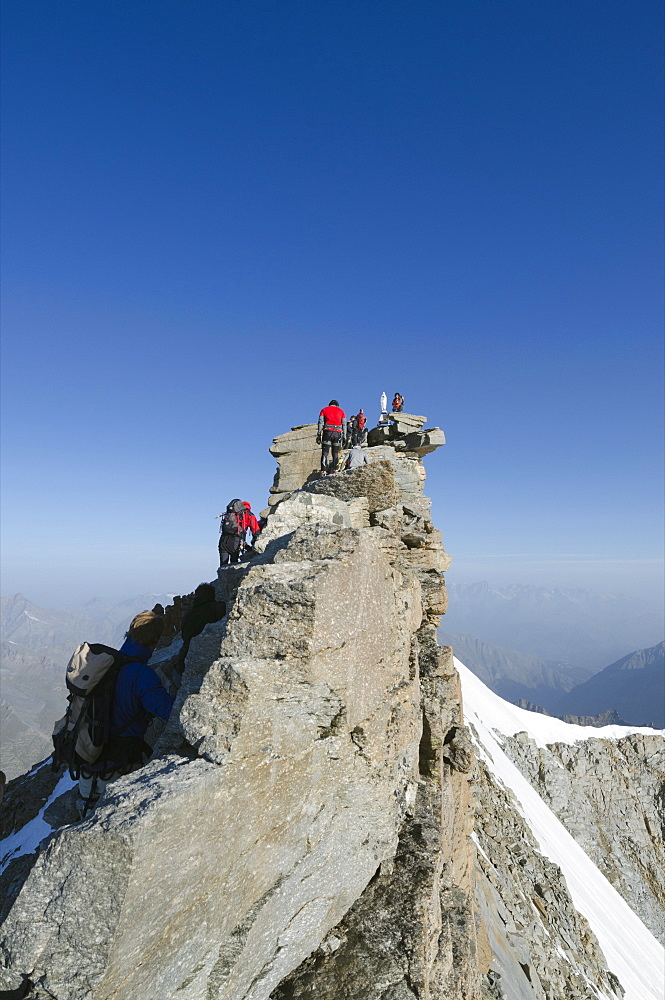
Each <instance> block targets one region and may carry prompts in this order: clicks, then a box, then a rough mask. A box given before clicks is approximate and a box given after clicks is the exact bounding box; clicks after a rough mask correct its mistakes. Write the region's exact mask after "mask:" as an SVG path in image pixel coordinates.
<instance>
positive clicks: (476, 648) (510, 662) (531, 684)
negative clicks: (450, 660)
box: [439, 619, 592, 713]
mask: <svg viewBox="0 0 665 1000" xmlns="http://www.w3.org/2000/svg"><path fill="white" fill-rule="evenodd" d="M444 621H445V619H444ZM439 642H441V643H444V644H445V645H448V646H452V647H453V649H454V651H455V656H457V657H458V659H460V660H461V661H462V663H464V665H465V666H467V667H468V668H469V670H472V671H473V673H474V674H476V676H477V677H480V679H481V680H482V681H483V682H484V683H485V684H487V686H488V687H489V688H490V689H491V690H492V691H494V692H495V694H498V695H499V696H500V697H501V698H504V699H505V700H506V701H511V702H513V703H515V702H517V701H519V700H520V699H524V700H525V701H529V702H532V703H535V704H536V705H541V706H542V707H543V708H545V709H547V711H548V712H552V713H556V712H557V709H558V705H559V702H560V699H561V695H562V694H563V693H564V692H566V691H570V690H571V688H575V686H576V685H577V684H580V683H581V682H582V681H585V680H587V679H588V678H589V677H590V676H591V673H592V672H591V671H590V670H586V669H584V668H583V667H572V666H571V665H570V664H569V663H561V662H558V661H549V662H548V661H546V660H541V659H540V658H539V657H537V656H533V655H532V654H531V653H524V652H519V651H518V650H515V649H506V648H504V647H502V646H495V645H494V644H493V643H490V642H483V641H482V640H481V639H476V638H475V636H472V635H466V634H464V633H460V632H457V633H454V632H447V631H446V632H444V631H443V629H439Z"/></svg>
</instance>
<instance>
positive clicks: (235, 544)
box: [218, 498, 247, 566]
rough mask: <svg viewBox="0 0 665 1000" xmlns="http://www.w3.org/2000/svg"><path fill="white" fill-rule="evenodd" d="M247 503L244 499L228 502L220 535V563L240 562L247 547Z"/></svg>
mask: <svg viewBox="0 0 665 1000" xmlns="http://www.w3.org/2000/svg"><path fill="white" fill-rule="evenodd" d="M245 513H246V511H245V505H244V504H243V502H242V500H238V499H237V498H236V499H235V500H231V501H230V503H228V504H227V507H226V511H225V513H224V514H219V515H218V516H219V517H221V519H222V524H221V528H220V532H221V534H220V536H219V563H220V566H226V565H227V563H230V562H232V563H233V562H240V560H241V558H242V553H243V550H244V548H245V533H246V531H247V528H246V526H245Z"/></svg>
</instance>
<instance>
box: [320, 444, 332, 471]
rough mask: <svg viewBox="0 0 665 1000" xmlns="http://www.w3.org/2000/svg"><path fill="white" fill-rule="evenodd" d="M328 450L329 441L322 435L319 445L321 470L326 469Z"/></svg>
mask: <svg viewBox="0 0 665 1000" xmlns="http://www.w3.org/2000/svg"><path fill="white" fill-rule="evenodd" d="M329 452H330V441H329V440H328V439H327V438H325V437H324V439H323V444H322V445H321V472H327V471H328V453H329Z"/></svg>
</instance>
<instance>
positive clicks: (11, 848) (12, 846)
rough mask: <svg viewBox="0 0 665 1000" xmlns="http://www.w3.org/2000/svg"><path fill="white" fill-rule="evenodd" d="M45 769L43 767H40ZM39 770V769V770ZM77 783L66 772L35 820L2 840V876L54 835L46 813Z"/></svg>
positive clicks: (0, 872)
mask: <svg viewBox="0 0 665 1000" xmlns="http://www.w3.org/2000/svg"><path fill="white" fill-rule="evenodd" d="M40 766H42V767H43V765H40ZM37 770H39V768H37ZM74 785H75V782H74V781H72V779H71V778H70V776H69V774H68V773H67V772H65V774H63V776H62V777H61V778H60V781H59V782H58V784H57V785H56V786H55V788H54V789H53V791H52V792H51V794H50V795H49V797H48V799H47V800H46V802H45V803H44V805H43V806H42V808H41V809H40V810H39V812H38V813H37V815H36V816H35V818H34V819H31V820H30V822H29V823H26V824H25V826H23V827H21V829H20V830H17V831H16V833H10V835H9V836H8V837H5V838H4V839H3V840H0V875H1V874H2V872H3V871H4V870H5V868H6V867H7V865H8V864H10V862H12V861H14V860H15V859H16V858H20V857H23V855H25V854H33V853H34V852H35V851H36V850H37V848H38V847H39V845H40V844H41V842H42V840H44V839H45V838H46V837H48V836H49V835H50V834H51V833H53V827H52V826H50V825H49V824H48V823H47V822H46V820H45V819H44V811H45V810H46V809H48V807H49V806H50V805H51V803H52V802H55V800H56V799H57V798H58V797H59V796H60V795H63V794H64V793H65V792H68V791H69V789H70V788H73V787H74Z"/></svg>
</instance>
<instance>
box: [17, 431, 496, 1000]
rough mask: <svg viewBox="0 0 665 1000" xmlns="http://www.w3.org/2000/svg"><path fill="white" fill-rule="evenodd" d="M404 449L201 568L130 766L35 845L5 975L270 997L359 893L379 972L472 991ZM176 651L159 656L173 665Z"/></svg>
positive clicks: (461, 774)
mask: <svg viewBox="0 0 665 1000" xmlns="http://www.w3.org/2000/svg"><path fill="white" fill-rule="evenodd" d="M391 450H392V449H391ZM400 461H401V459H400ZM407 461H408V462H409V467H408V470H407V471H410V478H409V477H408V476H407V477H406V479H405V474H404V473H405V470H404V469H402V470H401V473H400V464H399V461H397V460H396V461H395V463H393V462H392V461H391V460H390V459H388V460H387V459H386V457H385V453H384V451H383V449H382V454H381V456H380V458H379V459H378V461H377V463H376V465H372V466H370V467H368V469H367V471H366V472H363V475H362V476H358V475H357V474H355V475H354V474H353V473H350V474H349V475H348V478H347V479H346V480H344V484H345V485H344V489H343V490H340V492H341V493H342V494H343V495H342V496H339V495H336V491H334V490H332V491H328V492H325V493H320V494H319V493H317V492H316V491H314V492H312V493H306V492H298V493H297V494H295V495H292V496H290V497H289V498H284V499H283V500H282V502H281V503H280V504H278V505H276V506H275V508H274V510H273V511H272V513H271V515H270V518H269V521H268V525H267V527H266V529H265V532H264V534H263V537H262V539H261V542H260V544H259V545H258V546H257V549H258V550H259V554H258V555H257V556H256V557H255V559H254V560H252V562H251V563H245V564H240V565H237V566H230V567H227V568H224V569H221V570H220V571H219V574H218V580H217V584H216V587H217V591H218V596H219V597H223V598H224V599H226V600H227V602H228V604H229V610H228V614H227V616H226V617H225V618H224V619H223V620H222V621H221V622H218V623H215V624H212V625H209V626H207V627H206V628H205V629H204V631H203V632H202V634H201V635H200V636H198V637H196V638H195V639H194V640H193V641H192V643H191V646H190V649H189V653H188V655H187V659H186V661H185V669H184V673H183V676H182V681H181V683H180V685H179V691H178V694H177V699H176V705H175V708H174V711H173V713H172V716H171V719H170V721H169V723H168V724H167V725H166V726H165V727H164V728H163V730H162V731H161V733H160V732H158V731H155V733H154V734H153V735H154V736H157V742H156V744H155V754H154V756H153V759H152V761H151V762H150V763H149V764H148V765H147V766H146V767H145V768H143V769H142V770H140V771H138V772H136V773H135V774H133V775H129V776H127V777H125V778H122V779H119V780H117V781H115V782H112V783H111V784H110V785H109V787H108V789H107V792H106V794H105V796H104V798H103V800H102V802H101V804H100V805H99V807H98V808H97V810H96V811H95V813H94V814H93V815H92V816H91V817H90V818H88V819H87V820H86V821H84V822H82V823H69V824H66V825H64V826H63V827H62V828H61V829H59V830H58V831H57V832H56V833H55V834H54V835H53V836H52V837H51V838H50V840H48V841H47V842H46V843H45V844H43V845H42V849H41V852H40V853H39V855H38V856H37V858H36V861H35V862H34V864H33V866H32V870H31V871H30V873H29V875H28V877H27V878H26V880H25V883H24V884H23V886H22V888H21V890H20V892H19V893H18V896H17V898H16V901H15V903H14V905H13V907H12V908H11V910H10V912H9V915H8V918H7V920H6V923H5V926H4V932H3V933H4V936H3V940H2V949H3V956H4V971H3V973H2V980H1V985H2V987H3V988H5V989H7V990H18V991H26V990H28V991H29V992H25V995H31V996H35V997H46V996H49V997H55V998H63V1000H64V998H68V1000H69V998H72V1000H78V998H84V997H85V998H88V997H92V998H94V1000H102V998H104V1000H111V998H117V1000H133V998H139V997H140V998H142V1000H143V998H145V997H151V996H154V997H160V998H162V997H164V998H170V997H174V998H175V997H177V998H178V1000H195V998H199V997H201V998H203V997H220V998H221V997H225V998H226V997H228V998H232V997H233V998H254V1000H258V998H260V997H269V996H270V994H271V993H272V992H273V991H274V990H276V989H279V988H280V987H281V984H284V983H285V982H286V980H287V979H288V977H289V975H290V974H292V973H296V971H297V969H298V967H299V966H300V965H301V963H303V962H304V961H306V960H307V959H308V957H309V956H311V955H313V954H314V953H315V952H316V951H317V949H318V948H319V947H324V946H325V942H326V941H327V940H328V938H329V935H330V934H331V933H333V936H334V928H335V927H336V926H338V925H339V924H340V921H341V920H343V918H344V917H345V916H346V915H347V914H348V913H349V912H350V911H352V910H353V908H354V904H356V903H357V902H358V901H359V900H361V898H362V897H363V894H364V892H365V891H366V890H367V889H368V886H370V887H371V889H370V896H368V897H367V898H366V899H364V900H363V901H362V902H360V903H359V905H358V909H357V910H354V913H358V912H363V913H365V914H366V916H365V918H364V919H365V922H367V920H368V917H367V914H368V913H370V912H371V910H372V907H371V898H372V893H376V892H377V891H378V892H380V893H381V894H382V896H383V898H384V899H385V900H388V899H390V900H391V904H390V905H391V907H392V911H393V913H394V916H395V920H397V921H401V924H402V927H403V933H404V944H403V945H402V947H401V951H400V950H399V949H398V951H397V952H395V955H394V958H395V968H394V969H393V973H392V975H393V977H394V978H395V981H396V982H398V981H399V982H403V983H407V982H409V981H410V980H411V981H414V982H415V981H416V979H419V981H421V982H422V986H423V990H425V992H424V993H423V994H422V995H423V996H429V995H430V993H429V992H428V991H429V990H430V987H431V988H432V989H433V988H434V985H435V984H436V983H439V982H443V981H444V980H445V981H448V982H449V983H450V984H451V986H452V985H454V984H457V985H455V986H454V988H455V989H457V988H458V987H459V988H460V989H461V988H462V984H464V989H465V990H466V993H465V995H468V996H470V997H475V996H480V994H479V981H480V980H479V974H478V970H477V963H476V961H475V957H474V956H475V949H476V929H475V925H474V917H473V886H472V859H473V851H472V847H471V843H470V841H469V839H468V837H467V834H468V832H469V831H468V829H467V825H468V822H467V820H468V803H467V800H466V795H467V790H468V777H467V774H466V771H467V770H468V767H467V765H468V764H469V761H468V760H467V758H465V756H464V752H465V747H464V739H463V736H462V732H461V713H460V705H459V690H458V686H457V682H456V675H455V671H454V668H453V667H452V661H451V658H450V656H449V654H445V653H444V652H443V651H442V650H440V649H439V648H438V647H437V646H436V641H435V628H436V625H437V624H438V621H439V619H438V617H437V614H436V610H435V608H436V602H437V600H438V602H439V604H440V603H441V600H442V598H441V593H442V592H444V586H443V576H442V572H441V567H442V566H443V565H444V563H445V557H443V555H442V546H441V542H440V535H439V534H438V533H435V532H434V530H433V529H432V528H431V523H430V522H429V504H428V503H427V502H426V501H425V500H424V499H422V491H421V486H422V481H423V479H424V475H422V474H421V473H420V471H418V470H417V468H416V466H419V465H420V462H419V460H418V458H417V456H412V457H411V458H410V459H407ZM361 471H363V470H361ZM342 475H345V474H342ZM331 478H334V477H331ZM407 480H408V482H407ZM339 484H340V487H341V485H342V479H341V478H340V480H339ZM300 485H302V484H300ZM418 495H419V496H420V506H419V507H418V504H417V502H416V501H417V500H418ZM404 498H407V499H408V500H409V502H410V503H411V508H413V509H411V508H410V509H409V510H408V511H407V510H405V509H404V506H403V504H401V500H402V499H404ZM416 508H417V509H416ZM385 512H387V513H385ZM414 519H417V523H418V525H419V526H420V529H421V531H422V544H421V543H420V540H417V541H415V542H413V543H412V545H411V547H410V546H409V544H408V542H405V541H403V540H402V534H404V533H405V532H408V533H410V535H409V537H411V535H413V533H414V523H415V521H414ZM425 524H428V525H429V528H427V529H425V528H424V527H423V525H425ZM414 537H415V536H414ZM418 548H420V549H422V550H423V552H424V551H426V550H428V551H431V553H432V556H431V558H430V559H429V560H423V559H422V558H421V559H420V560H419V561H414V560H413V559H412V558H411V552H412V551H416V550H417V549H418ZM421 556H422V553H421ZM432 571H433V573H434V575H433V576H432V578H431V580H429V581H428V583H429V586H428V588H427V590H425V588H423V586H422V585H421V575H422V573H423V572H432ZM435 591H437V592H438V595H439V596H438V597H436V598H435V596H434V595H435ZM179 648H180V646H179V644H178V643H175V644H174V652H173V654H171V653H170V650H169V649H168V648H167V649H162V650H160V651H159V655H158V661H159V662H158V665H157V666H158V669H159V671H160V673H161V675H162V676H163V677H165V678H167V679H170V680H172V681H173V680H176V681H177V680H178V679H179V678H178V672H177V671H176V670H175V665H176V664H177V653H178V651H179ZM452 730H454V735H455V739H456V743H455V741H454V740H453V739H452V738H451V739H448V741H447V750H446V754H447V756H444V749H443V748H444V744H445V743H446V739H447V737H448V736H449V734H450V732H451V731H452ZM454 746H457V751H455V750H454ZM456 754H457V756H456ZM451 760H455V761H456V766H453V764H451V763H450V761H451ZM68 794H69V795H70V796H71V793H68ZM60 815H61V817H62V816H64V815H65V812H63V809H61V810H60ZM425 828H427V829H428V831H429V832H428V837H427V840H426V842H423V841H422V837H421V833H420V832H419V831H422V830H423V829H425ZM414 859H415V860H414ZM405 861H406V863H405ZM418 872H420V874H419V875H418ZM416 875H418V877H416ZM395 886H397V887H398V888H397V889H396V888H395ZM442 887H445V892H448V893H452V896H450V899H449V900H448V902H449V904H450V910H451V913H454V915H455V919H454V920H453V919H452V918H451V917H450V914H448V913H447V909H446V903H445V900H444V898H443V897H442V895H441V893H442V891H443V888H442ZM368 907H369V909H368ZM407 911H408V919H407V918H406V917H405V916H404V914H406V913H407ZM369 919H370V920H371V919H372V918H371V917H370V918H369ZM407 925H408V926H407ZM395 926H397V925H395ZM460 927H462V928H464V930H463V931H461V930H460ZM435 931H436V934H434V932H435ZM387 932H388V928H387V927H386V926H385V922H384V925H382V928H379V929H378V933H379V934H380V935H381V934H383V935H385V934H386V933H387ZM395 933H396V931H395V928H394V927H393V929H392V930H391V931H390V934H391V935H393V936H394V934H395ZM432 935H434V937H432ZM368 941H369V939H368ZM454 955H463V956H464V960H463V961H462V962H456V961H454ZM374 960H375V959H370V958H369V957H368V958H367V961H365V960H363V959H362V958H361V957H360V956H359V957H358V960H357V961H356V962H355V969H356V972H355V974H356V975H357V976H359V977H360V979H362V980H364V979H365V978H366V976H367V970H368V967H369V966H368V965H367V962H370V964H371V961H374ZM431 995H432V996H434V995H436V994H435V993H432V994H431ZM460 995H461V994H460Z"/></svg>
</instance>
